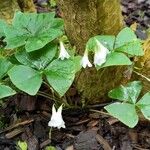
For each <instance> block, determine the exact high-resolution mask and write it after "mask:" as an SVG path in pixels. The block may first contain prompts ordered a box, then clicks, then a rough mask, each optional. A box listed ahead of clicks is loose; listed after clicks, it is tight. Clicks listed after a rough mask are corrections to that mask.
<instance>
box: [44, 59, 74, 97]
mask: <svg viewBox="0 0 150 150" xmlns="http://www.w3.org/2000/svg"><path fill="white" fill-rule="evenodd" d="M75 73H76V65H75V63H74V62H73V61H72V60H64V61H61V60H58V59H57V60H54V61H53V62H52V63H51V64H50V65H49V66H48V67H47V68H46V72H45V74H46V77H47V80H48V82H49V84H50V85H51V86H52V87H53V88H54V89H55V91H57V92H58V93H59V95H60V96H63V95H64V94H65V92H66V91H67V90H68V88H69V87H70V86H71V84H72V82H73V80H74V78H75Z"/></svg>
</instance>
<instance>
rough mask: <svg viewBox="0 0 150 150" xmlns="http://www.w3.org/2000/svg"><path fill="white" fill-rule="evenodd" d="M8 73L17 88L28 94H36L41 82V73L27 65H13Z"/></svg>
mask: <svg viewBox="0 0 150 150" xmlns="http://www.w3.org/2000/svg"><path fill="white" fill-rule="evenodd" d="M8 75H9V77H10V79H11V81H12V83H13V84H14V85H15V86H16V87H17V88H18V89H20V90H22V91H24V92H26V93H28V94H29V95H36V93H37V92H38V90H39V88H40V86H41V84H42V74H41V73H40V72H38V71H36V70H34V69H32V68H30V67H28V66H23V65H18V66H14V67H13V68H12V69H10V70H9V72H8Z"/></svg>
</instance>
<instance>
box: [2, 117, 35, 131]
mask: <svg viewBox="0 0 150 150" xmlns="http://www.w3.org/2000/svg"><path fill="white" fill-rule="evenodd" d="M33 121H34V119H29V120H25V121H23V122H19V123H16V124H14V125H11V126H9V127H8V128H5V129H4V130H2V131H0V134H1V133H3V132H6V131H9V130H12V129H14V128H17V127H19V126H23V125H26V124H30V123H32V122H33Z"/></svg>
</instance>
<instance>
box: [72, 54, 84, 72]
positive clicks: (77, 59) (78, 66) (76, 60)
mask: <svg viewBox="0 0 150 150" xmlns="http://www.w3.org/2000/svg"><path fill="white" fill-rule="evenodd" d="M81 59H82V57H81V56H75V57H73V59H72V61H74V64H75V66H76V67H75V68H76V72H78V71H80V70H81V68H82V66H81Z"/></svg>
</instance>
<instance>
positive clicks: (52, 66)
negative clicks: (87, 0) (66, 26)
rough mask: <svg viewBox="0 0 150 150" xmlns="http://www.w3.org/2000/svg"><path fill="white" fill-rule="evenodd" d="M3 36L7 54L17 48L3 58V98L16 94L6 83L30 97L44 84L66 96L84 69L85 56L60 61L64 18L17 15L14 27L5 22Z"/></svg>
mask: <svg viewBox="0 0 150 150" xmlns="http://www.w3.org/2000/svg"><path fill="white" fill-rule="evenodd" d="M0 24H1V25H3V24H4V21H0ZM0 33H2V34H1V35H3V36H5V40H4V41H5V42H6V44H7V45H6V47H5V52H6V53H7V49H8V50H9V49H13V53H12V54H11V55H10V56H8V58H4V57H2V58H0V80H2V83H0V98H4V97H6V96H10V95H14V94H15V93H16V92H15V91H14V90H13V89H11V88H10V87H9V86H7V85H5V81H6V82H7V81H9V82H10V81H11V82H12V83H13V85H14V86H15V87H17V88H18V89H19V90H21V91H24V92H25V93H28V94H29V95H36V94H37V92H38V91H39V89H40V87H41V84H42V82H43V81H44V82H48V83H49V85H50V86H51V87H52V88H53V89H54V90H55V91H56V92H57V93H58V94H59V95H60V96H63V95H64V94H65V93H66V91H67V90H68V89H69V87H70V86H71V84H72V82H73V80H74V77H75V73H76V72H77V71H79V70H80V69H81V65H80V60H81V57H79V56H76V57H74V56H72V57H71V58H70V59H68V60H63V61H62V60H59V59H58V50H59V49H58V41H57V38H59V37H60V36H61V35H62V33H63V21H62V19H58V18H55V14H54V13H43V14H42V13H41V14H37V13H22V12H16V14H15V16H14V18H13V21H12V24H11V25H8V24H6V23H5V26H1V28H0ZM8 60H10V61H11V62H10V61H8ZM4 77H5V79H4Z"/></svg>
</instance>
